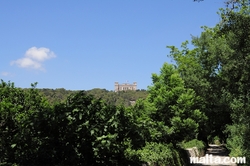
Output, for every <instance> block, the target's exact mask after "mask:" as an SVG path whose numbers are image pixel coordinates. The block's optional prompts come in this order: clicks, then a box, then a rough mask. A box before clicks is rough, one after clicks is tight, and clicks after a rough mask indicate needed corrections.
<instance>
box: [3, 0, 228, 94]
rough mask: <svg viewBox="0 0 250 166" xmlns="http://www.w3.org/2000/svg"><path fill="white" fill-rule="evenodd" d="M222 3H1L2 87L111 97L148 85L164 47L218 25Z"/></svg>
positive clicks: (77, 0)
mask: <svg viewBox="0 0 250 166" xmlns="http://www.w3.org/2000/svg"><path fill="white" fill-rule="evenodd" d="M221 7H224V3H223V0H205V1H204V2H200V3H197V2H193V0H156V1H153V0H74V1H66V0H63V1H62V0H60V1H59V0H53V1H50V0H37V1H33V0H25V1H16V0H8V1H0V13H1V14H0V22H1V26H0V30H1V31H0V36H1V37H0V57H1V60H0V79H3V80H4V81H9V80H10V81H11V82H14V83H15V85H16V86H17V87H23V88H26V87H30V84H31V83H34V82H38V86H37V87H38V88H53V89H56V88H65V89H70V90H89V89H93V88H104V89H107V90H113V89H114V82H116V81H117V82H119V83H124V82H127V81H128V82H129V83H132V82H134V81H136V82H137V84H138V88H139V89H147V86H149V85H151V84H152V81H151V74H152V73H158V72H159V70H160V68H161V67H162V65H163V63H164V62H168V63H172V62H171V60H170V59H169V58H168V57H167V55H168V54H169V49H167V48H166V46H167V45H175V46H180V44H181V43H182V42H183V41H185V40H190V38H191V36H190V35H191V34H192V35H195V36H198V35H199V34H200V32H201V31H202V30H201V28H200V27H201V26H203V25H206V26H209V27H213V26H214V25H215V24H216V23H218V22H219V20H220V18H219V16H218V15H217V13H216V12H217V11H218V9H219V8H221Z"/></svg>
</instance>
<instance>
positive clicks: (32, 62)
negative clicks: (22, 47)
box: [10, 47, 56, 70]
mask: <svg viewBox="0 0 250 166" xmlns="http://www.w3.org/2000/svg"><path fill="white" fill-rule="evenodd" d="M55 57H56V55H55V54H54V53H53V52H52V51H50V49H48V48H45V47H41V48H36V47H31V48H30V49H28V50H27V51H26V53H25V55H24V57H23V58H20V59H17V60H15V61H12V62H11V63H10V64H11V65H17V66H18V67H21V68H31V69H37V70H45V69H44V68H43V67H42V62H43V61H45V60H48V59H51V58H55Z"/></svg>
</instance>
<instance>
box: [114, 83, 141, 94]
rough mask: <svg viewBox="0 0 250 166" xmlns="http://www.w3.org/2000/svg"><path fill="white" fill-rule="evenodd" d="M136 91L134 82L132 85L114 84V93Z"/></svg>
mask: <svg viewBox="0 0 250 166" xmlns="http://www.w3.org/2000/svg"><path fill="white" fill-rule="evenodd" d="M136 89H137V83H136V82H134V83H133V84H129V83H124V84H119V83H118V82H115V92H118V91H127V90H133V91H135V90H136Z"/></svg>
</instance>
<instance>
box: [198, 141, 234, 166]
mask: <svg viewBox="0 0 250 166" xmlns="http://www.w3.org/2000/svg"><path fill="white" fill-rule="evenodd" d="M199 161H202V163H201V164H194V166H203V165H204V166H205V165H206V166H237V164H235V163H233V162H231V161H230V158H229V156H228V152H227V150H226V149H225V148H224V147H223V146H219V145H209V147H208V148H207V152H206V155H205V156H204V158H202V157H201V158H200V159H199Z"/></svg>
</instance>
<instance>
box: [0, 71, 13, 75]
mask: <svg viewBox="0 0 250 166" xmlns="http://www.w3.org/2000/svg"><path fill="white" fill-rule="evenodd" d="M1 75H2V76H10V75H11V73H9V72H6V71H3V72H1Z"/></svg>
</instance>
